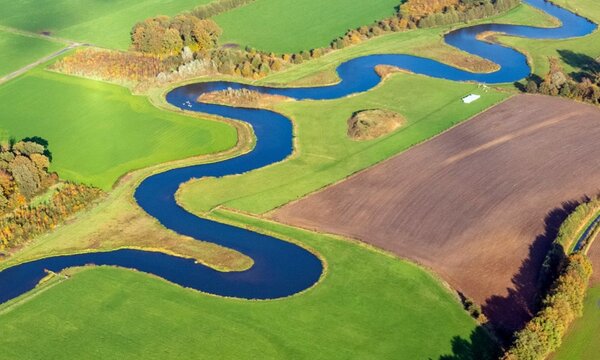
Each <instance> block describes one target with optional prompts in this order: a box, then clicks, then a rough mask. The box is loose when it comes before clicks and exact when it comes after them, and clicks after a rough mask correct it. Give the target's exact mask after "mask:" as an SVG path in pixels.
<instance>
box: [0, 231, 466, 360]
mask: <svg viewBox="0 0 600 360" xmlns="http://www.w3.org/2000/svg"><path fill="white" fill-rule="evenodd" d="M259 225H260V226H261V227H268V228H270V229H271V230H275V231H280V232H281V234H283V235H285V236H292V237H294V238H297V239H302V241H303V242H304V243H306V244H307V245H309V246H312V247H314V248H315V249H317V250H318V251H319V252H320V253H321V254H322V255H323V256H325V258H327V261H328V266H329V270H328V274H327V275H326V277H325V278H324V280H323V281H322V283H320V284H319V286H317V287H315V288H313V289H311V290H309V291H308V292H306V293H304V294H300V295H297V296H294V297H292V298H288V299H282V300H276V301H267V302H264V301H263V302H251V301H241V300H228V299H223V298H218V297H213V296H207V295H202V294H200V293H197V292H195V291H192V290H187V289H182V288H180V287H177V286H174V285H172V284H169V283H166V282H164V281H162V280H157V279H154V278H150V277H148V276H145V275H143V274H139V273H134V272H129V271H126V270H118V269H112V268H96V269H92V270H89V271H84V272H81V273H79V274H76V275H74V276H73V277H72V278H71V279H70V280H67V281H64V282H62V283H60V284H58V285H55V286H54V287H52V288H49V289H48V290H47V291H45V292H43V293H41V294H39V295H37V296H34V297H32V298H31V299H29V300H28V301H25V302H23V303H22V304H20V305H19V306H17V307H13V308H12V309H11V310H10V311H8V312H5V313H2V311H1V310H0V333H2V336H1V337H0V346H1V347H2V354H1V355H0V357H2V358H11V359H39V358H40V357H43V358H44V359H58V358H60V359H75V358H86V359H94V358H97V359H106V358H119V359H125V358H138V359H140V358H143V359H215V358H219V359H235V358H247V359H251V358H259V359H283V358H286V359H289V358H294V359H345V358H370V359H373V358H377V359H397V358H398V356H399V355H400V354H401V356H402V358H406V359H428V358H432V359H438V358H439V357H440V355H444V354H451V353H452V347H451V343H452V339H453V338H454V337H458V338H460V339H463V340H464V341H466V342H467V343H468V342H469V340H468V339H469V337H470V334H471V332H472V331H473V330H474V329H475V327H476V325H475V323H474V321H473V320H472V319H470V318H469V316H468V315H467V313H466V312H465V311H463V310H462V308H461V306H460V304H459V303H458V301H457V299H456V298H455V297H454V296H453V295H452V294H451V293H450V292H449V291H448V290H446V289H445V288H444V287H443V286H442V285H441V284H440V283H439V282H438V281H437V280H436V279H435V278H433V277H432V276H431V275H429V274H428V273H427V272H425V271H423V270H422V269H420V268H418V267H417V266H415V265H412V264H410V263H407V262H404V261H398V260H397V259H395V258H392V257H389V256H387V255H383V254H379V253H377V252H374V251H371V250H367V249H365V248H364V247H361V246H358V245H354V244H351V243H348V242H345V241H339V240H335V239H332V238H329V237H325V236H318V235H315V234H312V233H308V232H303V231H299V230H295V229H291V228H287V227H283V226H280V225H266V224H259ZM32 339H35V341H32Z"/></svg>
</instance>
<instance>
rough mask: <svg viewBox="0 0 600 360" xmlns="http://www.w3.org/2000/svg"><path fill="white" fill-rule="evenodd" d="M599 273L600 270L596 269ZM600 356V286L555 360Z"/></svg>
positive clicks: (575, 359)
mask: <svg viewBox="0 0 600 360" xmlns="http://www.w3.org/2000/svg"><path fill="white" fill-rule="evenodd" d="M595 270H596V271H598V269H595ZM598 354H600V286H596V287H593V288H591V289H590V290H589V291H588V295H587V298H586V300H585V308H584V310H583V317H582V318H581V319H578V320H576V321H575V323H573V325H572V327H571V329H570V330H569V332H568V334H567V336H566V337H565V339H564V340H563V344H562V346H561V347H560V349H559V350H558V351H557V352H556V354H555V355H554V356H553V357H552V358H553V359H555V360H581V359H596V358H597V357H598Z"/></svg>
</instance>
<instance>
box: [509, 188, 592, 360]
mask: <svg viewBox="0 0 600 360" xmlns="http://www.w3.org/2000/svg"><path fill="white" fill-rule="evenodd" d="M599 210H600V197H594V198H592V199H587V200H586V201H585V202H583V203H581V204H579V205H578V206H577V207H576V208H575V209H574V210H573V211H572V212H571V213H570V214H569V216H568V217H567V218H566V219H565V221H563V223H562V224H561V226H560V228H559V229H558V233H557V236H556V238H555V239H554V242H553V244H552V248H551V250H550V251H549V252H548V254H547V256H546V259H545V261H544V264H543V266H542V271H541V274H540V281H541V284H540V285H541V286H540V289H541V290H542V292H545V293H546V295H545V296H544V298H543V300H542V304H541V310H540V311H538V313H537V314H536V315H535V316H534V317H533V319H532V320H531V321H530V322H529V323H527V325H526V326H525V328H524V329H523V330H521V331H519V332H517V334H516V335H515V340H514V342H513V344H512V346H511V347H510V348H509V349H508V350H507V352H506V353H505V355H504V357H503V359H504V360H516V359H532V360H536V359H545V358H546V357H547V356H548V355H549V354H550V353H552V352H553V351H555V350H556V349H558V347H559V346H560V344H561V341H562V338H563V336H564V335H565V332H566V331H567V329H568V327H569V325H570V324H571V322H572V321H573V320H574V319H575V318H577V317H580V316H581V315H582V310H583V300H584V298H585V294H586V291H587V288H588V283H589V279H590V277H591V274H592V267H591V264H590V261H589V259H588V258H587V256H586V255H585V254H583V253H581V252H578V253H574V254H571V255H569V256H567V255H566V252H568V251H569V249H571V247H572V245H573V243H574V241H576V240H577V238H578V236H579V233H580V232H581V230H582V227H584V226H585V225H586V224H587V223H588V222H589V220H590V218H591V217H592V216H593V215H594V214H596V213H598V211H599Z"/></svg>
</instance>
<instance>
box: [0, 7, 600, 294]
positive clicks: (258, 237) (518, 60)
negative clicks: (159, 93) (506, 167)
mask: <svg viewBox="0 0 600 360" xmlns="http://www.w3.org/2000/svg"><path fill="white" fill-rule="evenodd" d="M524 2H525V3H528V4H530V5H532V6H534V7H537V8H539V9H541V10H542V11H545V12H547V13H549V14H551V15H553V16H554V17H556V18H558V19H559V20H560V21H561V22H562V25H561V26H560V27H556V28H552V29H545V28H536V27H530V26H515V25H501V24H486V25H476V26H472V27H467V28H462V29H458V30H455V31H452V32H450V33H448V34H446V36H445V39H446V42H447V43H448V44H450V45H452V46H455V47H457V48H459V49H461V50H464V51H467V52H469V53H472V54H476V55H479V56H481V57H483V58H485V59H488V60H490V61H492V62H495V63H497V64H498V65H500V69H499V70H498V71H496V72H492V73H481V74H480V73H472V72H469V71H464V70H461V69H457V68H454V67H452V66H448V65H445V64H442V63H439V62H437V61H435V60H431V59H426V58H421V57H417V56H411V55H398V54H381V55H368V56H363V57H359V58H355V59H351V60H349V61H347V62H344V63H342V64H341V65H340V66H339V67H338V68H337V72H338V75H339V77H340V79H341V80H340V82H339V83H337V84H335V85H331V86H323V87H313V88H274V87H259V86H252V85H244V84H239V83H234V82H226V81H218V82H208V83H197V84H191V85H186V86H182V87H179V88H176V89H174V90H173V91H171V92H170V93H168V94H167V101H168V102H169V103H170V104H172V105H174V106H177V107H180V108H182V109H185V110H191V111H196V112H200V113H206V114H213V115H219V116H223V117H227V118H231V119H236V120H240V121H244V122H246V123H248V124H250V125H251V126H252V128H253V129H254V133H255V136H256V146H255V148H254V149H253V150H252V151H251V152H249V153H247V154H244V155H241V156H238V157H235V158H232V159H229V160H224V161H221V162H216V163H211V164H205V165H198V166H189V167H184V168H178V169H174V170H170V171H166V172H163V173H159V174H156V175H153V176H150V177H148V178H147V179H145V180H144V181H143V182H142V183H141V184H140V185H139V187H138V188H137V189H136V191H135V199H136V201H137V202H138V204H139V206H140V207H141V208H142V209H144V210H145V211H146V212H147V213H148V214H149V215H150V216H153V217H154V218H156V219H157V220H158V221H159V222H160V223H161V224H162V225H164V226H165V227H166V228H168V229H171V230H173V231H175V232H177V233H179V234H182V235H187V236H190V237H193V238H195V239H199V240H202V241H208V242H212V243H215V244H219V245H222V246H224V247H227V248H230V249H234V250H237V251H239V252H241V253H243V254H245V255H247V256H249V257H251V258H252V259H253V260H254V265H253V266H252V267H251V268H250V269H248V270H246V271H239V272H220V271H217V270H214V269H212V268H210V267H207V266H204V265H202V264H197V263H195V262H194V261H193V260H189V259H183V258H179V257H175V256H171V255H166V254H162V253H155V252H146V251H140V250H117V251H110V252H97V253H88V254H78V255H67V256H56V257H49V258H44V259H40V260H36V261H31V262H28V263H23V264H20V265H16V266H14V267H11V268H8V269H5V270H3V271H1V272H0V303H3V302H6V301H8V300H11V299H13V298H15V297H17V296H19V295H22V294H24V293H26V292H28V291H30V290H32V289H33V288H34V287H35V286H36V285H37V284H38V283H39V281H40V280H41V279H42V278H43V277H44V276H46V270H50V271H54V272H59V271H61V270H63V269H65V268H69V267H73V266H82V265H88V264H95V265H114V266H120V267H124V268H129V269H135V270H138V271H142V272H146V273H150V274H154V275H157V276H159V277H161V278H164V279H166V280H168V281H170V282H173V283H175V284H178V285H181V286H184V287H189V288H193V289H197V290H199V291H202V292H206V293H210V294H215V295H220V296H228V297H236V298H244V299H275V298H281V297H286V296H289V295H293V294H296V293H298V292H301V291H303V290H305V289H308V288H310V287H311V286H312V285H314V284H315V283H316V282H317V281H318V280H319V278H320V277H321V275H322V273H323V264H322V263H321V261H320V259H319V258H318V257H317V256H315V255H314V254H313V253H312V252H310V251H308V250H307V249H304V248H303V247H300V246H298V245H295V244H292V243H290V242H286V241H282V240H279V239H276V238H274V237H271V236H267V235H263V234H259V233H256V232H253V231H250V230H246V229H242V228H238V227H235V226H230V225H226V224H222V223H219V222H215V221H212V220H207V219H203V218H200V217H197V216H195V215H193V214H191V213H189V212H187V211H186V210H185V209H183V208H181V207H180V206H179V205H178V204H177V203H176V201H175V193H176V192H177V189H178V188H179V186H180V185H181V184H182V183H184V182H186V181H188V180H190V179H193V178H203V177H207V176H212V177H222V176H228V175H235V174H242V173H245V172H248V171H252V170H255V169H259V168H261V167H264V166H267V165H269V164H273V163H276V162H279V161H282V160H285V159H286V158H287V157H288V156H289V155H291V153H292V151H293V128H292V124H291V122H290V120H289V119H288V118H286V117H285V116H283V115H281V114H278V113H275V112H272V111H268V110H260V109H244V108H234V107H227V106H220V105H210V104H204V103H200V102H197V99H198V97H199V96H200V95H202V94H203V93H206V92H211V91H216V90H223V89H227V88H234V89H240V88H246V89H250V90H255V91H260V92H262V93H267V94H277V95H283V96H288V97H291V98H295V99H298V100H303V99H337V98H340V97H344V96H348V95H351V94H354V93H360V92H365V91H368V90H370V89H372V88H373V87H375V86H376V85H378V84H379V83H380V82H381V78H380V77H379V76H378V75H377V73H376V72H375V66H377V65H392V66H397V67H400V68H403V69H406V70H409V71H411V72H413V73H416V74H422V75H427V76H432V77H436V78H444V79H449V80H454V81H474V82H479V83H487V84H495V83H506V82H514V81H518V80H521V79H523V78H525V77H527V76H528V75H529V73H530V67H529V65H528V64H527V60H526V57H525V56H524V55H523V54H522V53H520V52H518V51H516V50H514V49H511V48H508V47H504V46H501V45H498V44H492V43H488V42H484V41H480V40H478V39H477V35H478V34H481V33H482V32H487V31H494V32H502V33H505V34H508V35H513V36H522V37H528V38H535V39H562V38H570V37H578V36H585V35H588V34H590V33H591V32H593V31H595V30H596V27H597V26H596V25H595V24H593V23H592V22H590V21H588V20H587V19H585V18H582V17H580V16H577V15H575V14H573V13H571V12H569V11H567V10H564V9H562V8H560V7H558V6H555V5H553V4H551V3H549V2H546V1H544V0H524Z"/></svg>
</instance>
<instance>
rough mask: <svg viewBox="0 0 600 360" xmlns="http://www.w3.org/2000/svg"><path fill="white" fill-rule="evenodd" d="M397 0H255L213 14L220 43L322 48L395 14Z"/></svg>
mask: <svg viewBox="0 0 600 360" xmlns="http://www.w3.org/2000/svg"><path fill="white" fill-rule="evenodd" d="M400 3H401V1H400V0H379V1H355V2H353V3H348V1H345V0H327V1H321V0H304V1H297V0H257V1H256V2H254V3H252V4H249V5H246V6H243V7H240V8H237V9H234V10H231V11H228V12H226V13H224V14H221V15H219V16H217V17H215V21H217V23H218V24H219V25H220V26H221V27H222V28H223V36H222V38H221V42H222V43H229V42H232V43H236V44H241V45H243V46H246V45H249V46H252V47H254V48H257V49H260V50H265V51H273V52H280V53H283V52H296V51H300V50H309V49H312V48H316V47H323V46H327V45H329V43H330V42H331V41H332V40H333V39H335V38H336V37H339V36H342V35H344V33H345V32H346V31H347V30H348V29H353V28H357V27H359V26H362V25H367V24H370V23H372V22H374V21H376V20H380V19H383V18H384V17H388V16H391V15H393V14H394V12H395V10H394V8H395V7H396V6H398V5H399V4H400Z"/></svg>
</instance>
